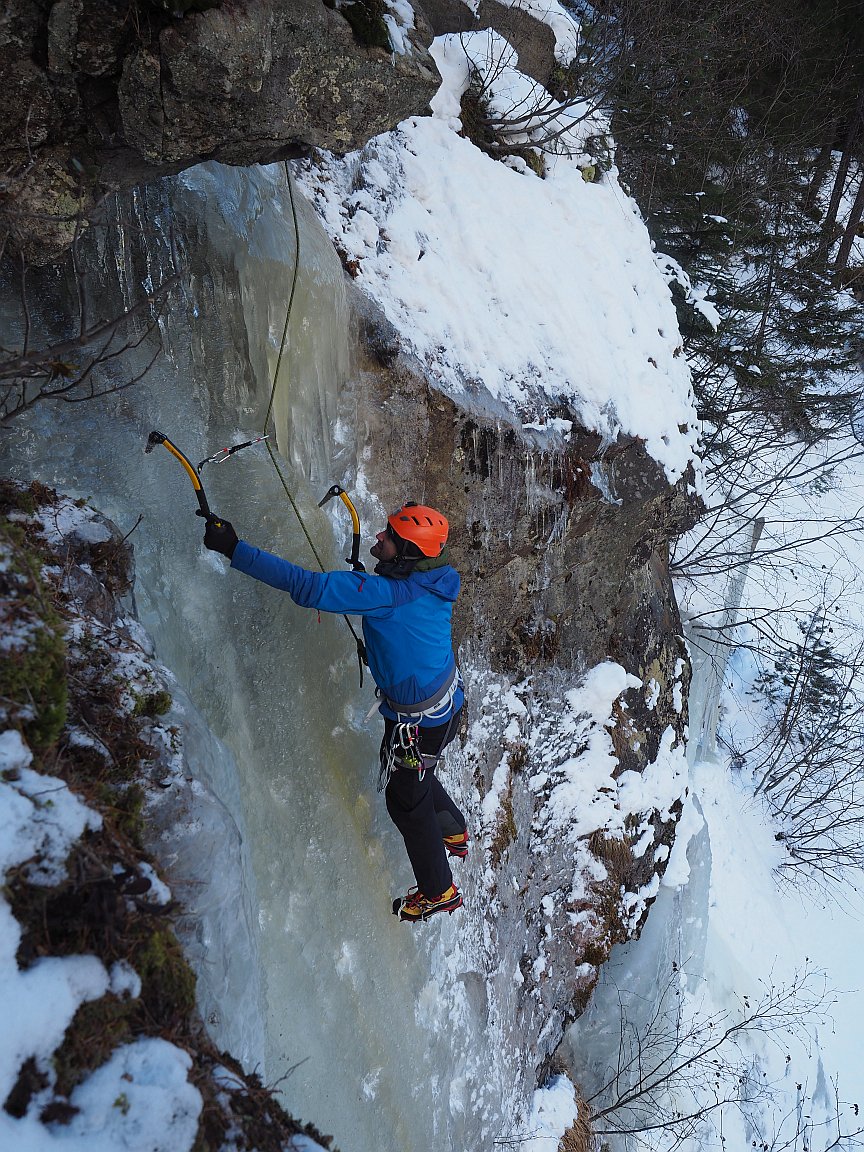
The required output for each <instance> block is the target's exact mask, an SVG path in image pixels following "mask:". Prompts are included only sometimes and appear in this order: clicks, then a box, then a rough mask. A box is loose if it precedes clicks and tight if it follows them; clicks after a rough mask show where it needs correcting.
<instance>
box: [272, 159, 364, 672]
mask: <svg viewBox="0 0 864 1152" xmlns="http://www.w3.org/2000/svg"><path fill="white" fill-rule="evenodd" d="M282 163H283V166H284V168H285V179H286V180H287V182H288V198H289V200H290V202H291V218H292V220H293V221H294V275H293V277H292V279H291V292H290V294H289V296H288V307H287V309H286V311H285V324H284V325H283V328H282V339H281V340H280V341H279V355H278V356H277V357H276V367H275V369H274V371H273V386H272V387H271V389H270V403H269V404H268V405H267V415H266V416H265V417H264V427H263V429H262V435H264V436H266V435H267V426H268V425H269V423H270V417H271V416H272V414H273V402H274V400H275V399H276V383H277V381H278V379H279V369H280V368H281V367H282V356H283V354H284V352H285V345H286V343H287V340H288V325H289V324H290V323H291V309H292V308H293V307H294V293H295V292H296V291H297V277H298V274H299V271H300V225H299V224H298V222H297V205H296V204H295V203H294V184H293V182H292V180H291V169H290V168H289V167H288V161H287V160H283V161H282ZM274 432H275V425H274ZM266 444H267V451H268V453H269V455H270V459H271V460H272V461H273V467H274V468H275V469H276V475H277V476H278V477H279V479H280V481H281V482H282V487H283V488H284V490H285V495H286V496H287V497H288V499H289V501H290V502H291V507H292V508H293V509H294V514H295V515H296V517H297V520H298V522H299V524H300V527H301V528H302V529H303V535H304V536H305V537H306V539H307V541H308V542H309V547H310V548H311V549H312V555H313V556H314V557H315V559H316V560H317V561H318V567H319V568H320V569H321V571H322V572H324V571H326V569H325V568H324V564H323V562H322V560H321V557H320V555H319V554H318V549H317V548H316V547H315V542H314V541H313V539H312V537H311V536H310V535H309V530H308V528H307V527H306V522H305V521H304V519H303V516H302V514H301V512H300V509H299V508H298V507H297V501H296V500H295V499H294V497H293V495H292V493H291V489H290V488H289V487H288V482H287V481H286V479H285V476H284V475H283V473H282V469H281V468H280V467H279V461H278V459H277V458H276V453H275V451H274V449H273V447H272V445H271V443H270V441H269V440H267V441H266ZM343 619H344V621H345V623H346V624H347V625H348V627H349V628H350V630H351V635H352V636H353V637H354V639H355V641H356V642H357V654H358V658H359V660H360V685H361V687H362V685H363V656H362V654H361V652H362V641H361V640H360V637H359V636H358V635H357V632H356V631H355V629H354V625H353V624H352V623H351V621H350V620H349V619H348V617H347V616H343Z"/></svg>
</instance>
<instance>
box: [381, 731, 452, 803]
mask: <svg viewBox="0 0 864 1152" xmlns="http://www.w3.org/2000/svg"><path fill="white" fill-rule="evenodd" d="M438 759H439V757H438V756H424V754H423V753H422V752H421V751H420V725H419V724H396V725H394V727H393V731H392V732H391V733H390V738H389V740H388V739H387V738H386V737H385V738H384V739H383V740H382V741H381V753H380V767H379V770H378V791H379V792H383V791H384V790H385V788H386V787H387V785H388V784H389V783H390V777H391V776H392V775H393V773H394V772H395V771H396V769H397V768H408V769H410V770H411V771H412V772H416V773H417V774H418V775H417V779H418V780H422V779H423V777H424V776H425V775H426V769H427V768H430V767H431V768H434V767H435V765H436V764H437V763H438Z"/></svg>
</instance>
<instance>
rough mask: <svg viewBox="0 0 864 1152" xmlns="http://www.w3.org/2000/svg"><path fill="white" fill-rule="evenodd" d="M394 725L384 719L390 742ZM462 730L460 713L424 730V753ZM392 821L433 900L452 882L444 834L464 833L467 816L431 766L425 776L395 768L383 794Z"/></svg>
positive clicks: (420, 884) (416, 876) (420, 885)
mask: <svg viewBox="0 0 864 1152" xmlns="http://www.w3.org/2000/svg"><path fill="white" fill-rule="evenodd" d="M394 727H395V725H394V723H393V721H392V720H385V721H384V740H385V741H386V742H389V740H390V739H391V737H392V734H393V729H394ZM458 730H459V713H457V714H456V715H455V716H454V717H453V719H452V721H451V722H450V723H449V724H439V725H436V727H434V728H421V729H420V751H421V752H423V753H425V754H426V755H427V756H435V755H438V754H440V752H441V750H442V749H443V748H444V747H445V746H446V745H447V744H449V743H450V741H451V740H452V739H453V737H454V736H455V735H456V733H457V731H458ZM384 796H385V799H386V801H387V811H388V812H389V814H390V819H391V820H392V821H393V823H394V824H395V825H396V827H397V828H398V829H399V831H400V832H401V833H402V839H403V840H404V841H405V850H406V852H407V853H408V859H409V860H410V861H411V867H412V868H413V870H414V879H415V880H416V881H417V887H418V888H419V889H420V891H421V892H422V893H423V895H424V896H426V897H428V898H429V899H434V898H435V897H436V896H440V895H441V893H442V892H446V891H447V889H448V888H449V887H450V885H451V884H452V883H453V874H452V872H451V871H450V864H449V863H448V860H447V850H446V849H445V847H444V840H443V837H444V836H455V835H458V834H459V833H460V832H464V831H465V827H466V824H465V817H464V816H463V815H462V813H461V812H460V811H459V809H458V808H457V807H456V805H455V803H454V802H453V800H452V799H451V798H450V796H448V794H447V792H446V790H445V788H444V785H443V784H442V783H441V781H440V780H439V779H438V777H437V776H436V775H435V770H434V769H429V768H427V769H426V771H425V773H424V775H423V779H422V780H421V779H420V773H419V772H416V771H415V770H414V769H413V768H404V767H400V766H398V764H397V766H396V767H395V769H394V771H393V774H392V776H391V777H390V780H389V782H388V784H387V790H386V792H385V794H384Z"/></svg>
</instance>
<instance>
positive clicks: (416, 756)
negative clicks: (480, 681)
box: [378, 674, 458, 792]
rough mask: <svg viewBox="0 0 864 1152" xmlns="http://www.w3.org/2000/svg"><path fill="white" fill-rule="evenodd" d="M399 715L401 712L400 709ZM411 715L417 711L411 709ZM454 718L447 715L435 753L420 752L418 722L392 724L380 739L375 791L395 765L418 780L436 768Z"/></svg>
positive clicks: (386, 781) (387, 779) (381, 788)
mask: <svg viewBox="0 0 864 1152" xmlns="http://www.w3.org/2000/svg"><path fill="white" fill-rule="evenodd" d="M457 679H458V674H457ZM451 699H452V697H451ZM402 714H403V715H404V712H403V713H402ZM411 715H412V716H413V715H420V714H419V713H413V712H412V713H411ZM422 715H427V713H422ZM455 719H456V716H455V714H451V716H450V719H449V720H448V722H447V728H446V729H445V732H444V739H443V740H442V741H441V744H440V746H439V748H438V751H437V752H422V751H421V750H420V733H421V732H422V728H421V726H420V724H419V723H417V722H413V723H412V722H408V723H401V724H394V725H393V730H392V731H391V733H390V737H389V739H388V737H387V736H385V737H384V738H383V739H382V741H381V748H380V751H379V755H378V760H379V767H378V791H379V792H384V791H385V790H386V788H387V785H388V784H389V783H390V777H391V776H392V775H393V773H394V772H395V771H396V770H397V768H407V769H408V770H409V771H410V772H416V773H417V781H418V783H419V782H420V781H422V780H423V778H424V776H425V775H426V773H427V772H434V771H435V769H436V768H437V767H438V761H439V760H440V759H441V757H442V755H443V754H444V749H445V748H446V747H447V745H448V744H449V743H450V739H451V737H450V733H451V730H452V728H453V721H454V720H455ZM454 734H455V733H454Z"/></svg>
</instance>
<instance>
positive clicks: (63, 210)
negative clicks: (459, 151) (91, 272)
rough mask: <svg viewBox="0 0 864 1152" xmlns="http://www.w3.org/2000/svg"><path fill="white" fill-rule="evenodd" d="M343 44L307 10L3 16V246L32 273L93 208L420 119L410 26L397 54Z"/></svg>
mask: <svg viewBox="0 0 864 1152" xmlns="http://www.w3.org/2000/svg"><path fill="white" fill-rule="evenodd" d="M364 3H365V0H364ZM353 7H354V8H358V7H361V5H359V4H355V5H354V6H353ZM366 7H367V8H368V9H370V11H371V12H372V13H373V15H375V13H376V12H377V20H378V23H379V24H380V21H381V17H380V5H377V6H376V5H375V4H374V3H373V0H369V3H368V4H367V5H366ZM198 8H204V9H205V10H204V11H197V10H196V9H198ZM356 26H357V22H356V21H355V27H356ZM381 27H383V25H381ZM357 37H358V33H357V32H355V31H354V30H352V26H351V25H350V24H349V23H348V21H347V20H346V19H345V18H344V17H343V16H342V15H341V14H340V12H339V11H338V10H336V9H334V8H331V7H328V6H325V4H324V3H323V2H322V0H245V2H243V3H240V4H231V5H230V6H229V5H227V4H224V5H223V4H220V3H218V2H217V3H216V4H214V3H212V2H211V3H200V2H199V3H191V4H190V3H186V4H182V3H179V4H174V5H168V4H166V5H164V6H162V5H160V4H157V3H155V0H154V2H152V3H149V4H144V3H136V2H135V0H122V2H119V3H118V2H115V0H56V2H55V3H49V2H47V0H41V2H35V3H34V2H32V0H13V2H12V3H10V4H8V5H6V7H5V11H4V15H3V16H2V17H0V71H2V74H3V76H4V77H5V78H6V100H5V102H4V107H3V112H2V113H0V124H2V133H0V139H2V141H3V143H2V146H0V147H2V152H3V157H2V168H3V172H4V177H3V185H4V188H3V191H4V192H5V199H6V201H7V215H6V220H5V227H6V229H8V231H9V232H10V234H11V237H12V240H13V242H14V243H16V244H17V246H19V247H21V248H22V249H23V250H24V251H25V253H26V255H27V256H28V257H30V258H31V259H33V260H36V261H44V260H46V259H50V258H51V257H53V256H54V255H56V254H57V253H58V252H60V251H62V250H63V248H65V247H66V246H68V244H69V243H70V242H71V239H72V236H73V235H74V232H75V228H76V224H78V223H79V222H80V221H81V219H82V218H83V219H86V218H89V217H90V216H91V214H92V213H93V211H94V209H95V207H96V206H97V204H98V203H99V202H100V201H101V200H102V199H103V198H104V196H105V195H106V193H109V192H113V191H116V190H118V189H122V188H129V187H132V186H133V185H135V184H138V183H142V182H145V181H148V180H152V179H155V178H157V177H159V176H162V175H166V174H168V173H173V172H178V171H180V170H181V169H183V168H186V167H189V166H190V165H192V164H195V163H197V162H198V161H200V160H202V159H214V160H221V161H223V162H226V163H230V164H244V165H245V164H254V163H266V162H269V161H273V160H277V159H280V158H282V157H287V156H297V155H300V154H302V153H303V152H305V151H306V150H308V149H309V148H310V147H322V148H328V149H331V150H334V151H337V152H345V151H348V150H350V149H352V148H356V147H358V146H359V145H360V144H362V143H364V142H365V141H366V140H368V139H369V138H370V137H372V136H374V135H376V134H377V133H379V132H383V131H386V130H388V129H390V128H392V127H393V126H394V125H395V124H397V123H398V122H399V121H400V120H402V119H404V117H406V116H408V115H411V114H412V113H418V112H422V111H423V110H424V109H425V108H426V106H427V104H428V102H429V99H430V97H431V96H432V95H433V93H434V92H435V89H436V87H437V84H438V82H439V81H438V75H437V72H436V69H435V66H434V64H433V63H432V61H431V59H430V58H429V56H428V55H427V52H426V48H427V47H428V45H429V43H430V41H431V32H430V31H429V30H428V28H426V27H425V26H424V25H423V24H422V21H421V22H420V26H419V28H418V29H416V30H414V31H413V32H412V33H411V34H410V38H409V43H410V45H411V48H412V50H411V52H406V53H402V54H396V53H391V52H390V51H386V50H385V49H384V48H382V47H379V46H376V45H375V44H374V43H360V42H359V41H358V38H357ZM367 38H368V37H367Z"/></svg>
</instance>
